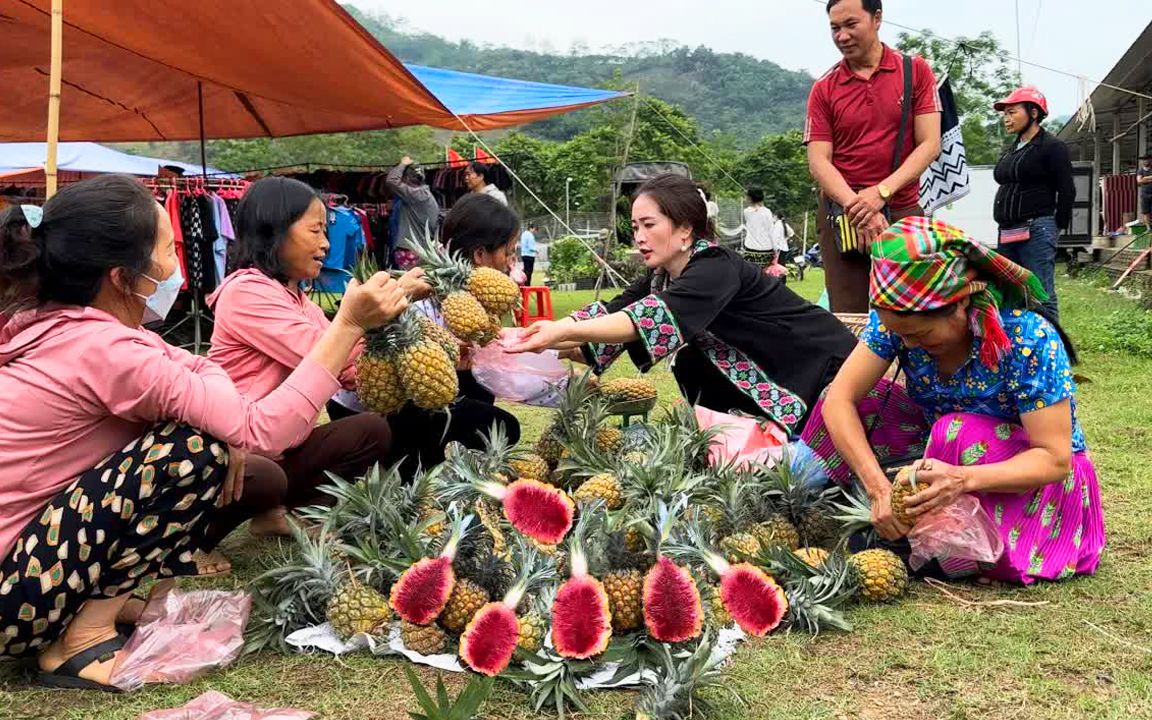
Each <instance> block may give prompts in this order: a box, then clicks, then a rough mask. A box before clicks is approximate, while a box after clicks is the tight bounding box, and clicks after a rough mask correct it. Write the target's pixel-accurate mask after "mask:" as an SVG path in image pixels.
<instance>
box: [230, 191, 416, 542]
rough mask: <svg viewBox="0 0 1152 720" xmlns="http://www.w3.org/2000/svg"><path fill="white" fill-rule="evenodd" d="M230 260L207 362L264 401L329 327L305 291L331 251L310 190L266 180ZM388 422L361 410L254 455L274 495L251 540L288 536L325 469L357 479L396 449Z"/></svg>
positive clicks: (350, 372) (346, 392)
mask: <svg viewBox="0 0 1152 720" xmlns="http://www.w3.org/2000/svg"><path fill="white" fill-rule="evenodd" d="M235 224H236V241H235V243H234V245H233V262H234V264H235V266H236V268H237V270H236V271H235V272H233V273H231V274H230V275H228V277H227V278H225V280H224V282H223V283H222V284H221V285H220V287H219V288H218V289H217V290H216V292H215V293H213V294H212V295H210V296H209V297H208V306H209V307H210V308H211V309H212V310H213V312H214V313H215V317H216V322H215V326H214V329H213V332H212V346H211V349H210V350H209V351H208V359H209V360H211V361H213V362H214V363H216V364H217V365H219V366H220V367H221V368H223V369H224V371H225V372H227V373H228V375H229V377H231V378H232V382H233V383H235V384H236V389H237V390H239V391H240V392H242V393H244V394H245V395H246V396H247V397H249V398H251V399H253V400H258V399H260V398H263V397H265V396H267V395H268V394H269V393H270V392H273V391H274V390H275V389H276V388H277V387H279V386H280V384H281V383H282V382H284V379H285V378H287V377H288V376H289V375H291V374H292V373H293V372H294V371H295V370H296V368H297V367H299V366H300V363H301V361H302V360H303V359H304V358H305V357H307V356H308V354H309V353H310V352H312V348H313V347H315V346H316V343H317V342H319V341H320V339H321V338H322V337H324V334H325V333H326V332H327V331H328V328H329V327H330V325H331V323H330V322H329V321H328V318H327V317H325V315H324V311H323V310H321V309H320V307H319V306H318V305H316V304H315V303H313V302H312V301H311V300H310V299H309V298H308V296H307V295H305V293H304V291H303V290H302V289H301V285H302V284H304V283H309V282H311V281H313V280H315V279H316V278H317V277H318V276H319V274H320V269H321V268H322V267H323V263H324V256H325V255H326V254H327V252H328V238H327V229H328V211H327V208H325V207H324V203H323V202H322V201H321V200H320V197H319V195H318V194H317V193H316V191H315V190H313V189H312V188H311V187H309V186H308V185H305V184H304V183H302V182H300V181H298V180H292V179H289V178H279V177H270V178H265V179H263V180H260V181H258V182H256V183H254V184H253V185H252V186H251V187H250V188H248V191H247V192H246V193H245V194H244V197H243V198H242V199H241V200H240V205H239V206H238V207H237V209H236V223H235ZM419 275H420V271H413V272H411V273H409V274H408V275H407V276H405V277H404V278H403V279H401V280H400V285H401V287H403V288H404V289H405V290H407V291H415V290H416V289H417V286H418V285H422V283H420V282H419V281H418V280H417V278H418V277H419ZM361 350H362V347H361V346H360V345H357V347H356V348H355V349H354V350H353V352H351V353H350V354H349V355H348V356H346V357H345V358H344V363H343V364H342V366H341V369H340V373H339V374H338V376H337V377H338V379H339V380H340V385H341V392H340V393H338V394H337V397H339V398H348V397H350V396H353V391H354V390H355V388H356V364H355V363H356V358H357V357H358V356H359V354H360V352H361ZM392 446H393V442H392V432H391V430H390V428H389V424H388V420H387V419H385V418H383V417H381V416H380V415H376V414H373V413H363V414H355V415H352V416H350V417H347V418H344V419H340V420H338V421H336V422H330V423H327V424H325V425H321V426H318V427H317V428H315V429H314V430H313V431H312V432H311V433H310V434H309V435H308V436H307V437H306V438H304V439H303V441H302V442H300V443H298V444H295V445H293V446H292V447H291V448H289V449H288V450H287V451H286V452H284V453H281V454H277V455H275V456H273V457H267V456H254V457H249V459H248V468H249V473H250V474H252V475H255V474H260V475H261V476H263V477H264V478H265V481H264V482H262V483H261V487H263V488H266V489H268V490H270V491H271V490H274V489H278V492H275V493H269V494H267V495H266V496H265V497H264V498H263V506H264V508H265V509H266V510H267V512H264V513H262V514H261V515H259V516H257V517H256V518H255V519H254V520H253V521H252V523H251V524H250V525H249V530H250V532H252V534H254V535H287V534H288V533H289V532H290V527H289V524H288V520H287V515H286V513H287V509H288V508H297V507H302V506H305V505H311V504H315V503H317V502H322V501H323V500H324V499H325V498H326V497H327V496H326V495H324V494H323V493H321V492H320V491H319V490H318V488H319V487H320V485H322V484H323V483H325V482H327V479H328V475H327V474H328V473H332V474H334V475H337V476H338V477H343V478H348V479H352V478H356V477H359V476H360V475H363V473H364V471H366V470H367V469H368V468H369V467H371V466H372V465H374V464H375V463H378V462H381V463H382V462H386V461H387V459H388V457H389V453H390V452H391V450H392Z"/></svg>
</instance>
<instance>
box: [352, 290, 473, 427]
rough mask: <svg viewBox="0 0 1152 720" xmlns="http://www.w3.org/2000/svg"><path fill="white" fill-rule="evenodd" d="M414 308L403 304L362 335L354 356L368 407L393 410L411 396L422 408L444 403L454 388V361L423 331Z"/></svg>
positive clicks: (360, 389)
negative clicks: (399, 310) (384, 322)
mask: <svg viewBox="0 0 1152 720" xmlns="http://www.w3.org/2000/svg"><path fill="white" fill-rule="evenodd" d="M421 317H423V316H422V315H421V313H420V312H419V311H418V310H414V309H409V310H405V311H404V312H403V313H401V314H400V316H399V317H398V318H396V319H395V320H393V321H392V322H391V323H389V324H388V325H385V326H384V327H382V328H377V329H374V330H371V331H369V332H368V333H367V334H366V335H365V348H364V352H363V354H361V356H360V358H359V359H358V360H357V361H356V370H357V373H356V375H357V377H356V389H357V393H358V394H359V396H360V401H361V402H363V403H364V405H365V407H367V408H368V409H369V410H372V411H373V412H379V413H382V414H388V413H392V412H395V411H396V410H398V409H399V408H400V407H402V406H403V405H404V402H405V401H406V400H407V399H408V398H411V399H412V400H413V401H414V402H415V403H416V404H417V405H419V406H420V407H423V408H426V409H438V408H443V407H446V406H448V405H449V404H451V403H452V401H453V400H455V399H456V394H457V393H458V392H459V389H460V388H459V380H458V379H457V377H456V363H455V362H453V361H452V358H451V357H450V356H449V355H448V353H447V352H445V350H444V348H443V347H442V346H441V345H440V344H439V343H437V342H436V341H435V340H433V339H431V338H430V336H426V335H425V333H424V331H423V329H422V327H421V321H420V318H421Z"/></svg>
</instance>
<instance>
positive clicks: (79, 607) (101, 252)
mask: <svg viewBox="0 0 1152 720" xmlns="http://www.w3.org/2000/svg"><path fill="white" fill-rule="evenodd" d="M181 282H182V279H181V277H180V274H179V270H178V263H177V257H176V253H175V247H174V242H173V231H172V226H171V224H170V222H169V219H168V216H167V215H166V214H165V213H164V212H163V210H162V208H161V207H160V206H159V205H158V204H157V203H156V201H155V200H154V199H153V198H152V196H151V195H150V194H149V193H148V191H147V189H146V188H145V187H144V186H143V185H142V184H141V183H140V182H139V181H138V180H136V179H134V178H130V177H126V176H116V175H110V176H103V177H100V178H97V179H93V180H87V181H84V182H80V183H77V184H75V185H72V186H69V187H67V188H65V189H63V190H62V191H61V192H60V193H59V194H58V195H56V196H55V197H53V198H52V199H51V200H49V201H48V203H47V204H46V205H45V206H44V208H43V213H42V215H41V214H40V213H37V212H35V211H34V210H25V209H23V208H21V207H19V206H17V207H13V208H10V209H8V210H7V211H5V212H4V213H3V214H2V215H0V296H2V297H6V298H7V299H8V300H9V301H10V302H11V303H12V304H11V305H10V306H9V307H8V308H6V309H5V312H7V313H8V314H9V317H10V319H9V320H8V321H7V322H6V323H5V324H4V327H3V328H2V329H0V397H3V398H4V402H3V403H0V429H2V430H0V507H3V508H4V511H3V513H0V578H3V580H2V581H0V582H2V584H3V592H0V626H3V627H4V628H6V631H5V632H4V633H0V655H7V656H22V655H28V654H32V653H36V654H38V655H39V665H40V668H41V671H42V673H41V680H42V682H44V683H46V684H49V685H54V686H62V687H89V688H102V689H107V687H106V686H107V683H108V682H109V678H110V676H111V674H112V672H113V670H114V668H115V666H116V663H117V662H118V660H119V658H120V653H119V650H120V648H121V647H122V646H123V644H124V642H125V638H124V637H122V636H120V635H119V634H118V632H117V629H116V624H117V623H118V622H133V621H134V617H133V616H134V615H138V614H139V612H140V610H141V609H142V607H141V606H142V605H143V603H141V602H136V603H129V602H128V601H129V599H130V597H131V593H132V591H133V590H134V589H135V588H136V587H137V586H138V585H139V584H140V583H141V582H142V581H145V580H150V579H153V578H157V579H166V578H174V577H177V576H181V575H190V574H195V573H196V566H195V563H194V561H193V558H192V556H193V553H194V552H195V551H197V550H204V549H209V548H210V547H211V542H212V541H211V540H210V539H209V538H210V535H212V534H215V535H216V536H219V533H220V532H221V531H222V530H223V529H222V528H220V527H218V524H219V522H220V521H221V520H220V518H221V516H222V515H225V514H230V515H231V517H230V518H228V519H227V522H239V521H241V520H243V519H244V518H245V515H244V513H243V512H232V513H229V510H230V509H231V508H233V506H236V505H237V503H238V502H239V503H242V502H243V496H244V494H245V493H244V490H243V480H242V478H243V471H244V462H243V452H242V451H244V450H251V451H259V452H262V453H268V454H276V453H280V452H283V451H284V450H285V449H287V448H290V447H292V446H294V445H296V444H298V443H299V442H300V441H301V440H303V439H304V438H305V437H307V435H308V433H309V432H310V431H311V429H312V424H313V422H314V421H315V418H316V415H317V414H318V412H319V411H320V409H321V408H322V407H323V404H324V402H325V401H326V400H327V399H328V398H329V397H331V396H332V394H333V393H334V392H335V391H336V390H337V388H338V387H339V383H338V381H337V380H336V377H337V376H338V375H339V374H340V373H341V372H342V371H343V368H344V365H345V363H346V362H347V358H348V354H349V353H350V352H351V351H352V348H353V347H354V346H355V345H356V343H357V342H358V341H359V340H360V338H361V337H362V336H363V334H364V332H365V330H366V329H367V328H371V327H375V326H378V325H380V324H382V323H384V322H386V321H388V320H389V319H391V318H392V317H394V316H395V315H396V314H397V313H398V312H400V310H401V309H402V308H403V307H405V304H406V301H405V298H404V292H403V290H402V289H401V288H400V286H399V284H398V283H396V282H395V281H393V280H391V279H389V278H388V277H387V276H386V275H377V276H376V277H374V278H372V279H371V280H370V281H369V282H367V283H365V284H364V285H363V286H354V287H353V288H352V289H351V291H350V292H349V294H348V295H347V296H346V297H345V300H344V303H343V304H342V306H341V308H340V313H339V315H338V316H337V320H336V322H334V323H333V324H332V327H331V328H330V329H329V331H328V332H326V333H325V335H324V337H323V339H322V340H321V341H320V342H319V343H317V344H316V346H315V347H314V348H313V350H312V351H311V352H310V353H309V355H308V357H307V358H306V359H305V360H304V361H303V362H301V363H300V366H299V367H298V368H297V369H296V371H295V372H293V373H292V374H291V375H290V376H289V377H288V378H286V379H285V380H284V382H283V383H282V384H281V385H280V387H278V388H276V389H275V390H273V391H272V392H271V393H269V394H268V395H267V396H266V397H264V398H263V399H261V400H259V401H256V402H253V401H251V400H249V399H248V398H246V397H245V396H244V395H242V394H241V393H240V392H239V391H237V390H236V388H235V386H234V385H233V383H232V381H231V379H229V377H228V376H227V374H226V373H224V371H223V370H221V369H220V368H219V367H218V366H216V365H215V364H214V363H212V362H210V361H208V360H206V359H205V358H202V357H197V356H194V355H192V354H190V353H188V352H185V351H183V350H179V349H177V348H174V347H171V346H169V345H167V344H165V343H164V341H163V340H161V339H160V338H159V337H158V336H157V335H155V334H154V333H151V332H149V331H147V330H145V329H143V328H142V327H141V323H142V322H143V321H144V319H145V317H146V314H147V317H149V318H152V317H163V316H164V315H166V313H167V312H168V310H169V309H170V307H171V305H172V301H173V300H174V299H175V294H176V291H177V290H178V289H179V287H180V285H181ZM230 448H235V449H230ZM170 585H171V583H170V582H162V583H158V584H157V586H156V587H157V588H158V589H159V590H161V591H163V590H165V589H166V588H168V587H170Z"/></svg>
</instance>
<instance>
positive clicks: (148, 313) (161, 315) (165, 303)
mask: <svg viewBox="0 0 1152 720" xmlns="http://www.w3.org/2000/svg"><path fill="white" fill-rule="evenodd" d="M144 277H146V278H148V279H149V280H151V281H152V282H154V283H156V290H155V291H153V293H152V295H151V296H148V295H141V294H140V293H136V296H137V297H140V298H144V320H143V324H144V325H147V324H148V323H154V322H160V321H162V320H164V319H165V318H167V317H168V312H169V311H170V310H171V309H172V306H173V305H175V304H176V296H177V295H179V294H180V287H181V286H182V285H184V275H183V273H181V272H180V265H179V263H177V265H176V270H175V271H174V272H173V273H172V274H171V275H169V276H168V278H167V279H165V280H157V279H156V278H154V277H152V276H150V275H145V276H144Z"/></svg>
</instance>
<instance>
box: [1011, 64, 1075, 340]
mask: <svg viewBox="0 0 1152 720" xmlns="http://www.w3.org/2000/svg"><path fill="white" fill-rule="evenodd" d="M994 107H995V108H996V110H997V111H998V112H1002V113H1003V114H1004V129H1005V130H1007V131H1008V132H1009V133H1011V134H1013V135H1015V136H1016V140H1015V142H1013V143H1012V146H1011V147H1010V148H1009V149H1008V151H1007V152H1006V153H1004V156H1003V157H1001V158H1000V162H998V163H996V171H995V173H994V174H995V177H996V182H997V183H999V185H1000V189H999V190H998V191H997V192H996V202H995V205H994V207H993V215H994V216H995V218H996V223H997V224H998V225H999V226H1000V244H999V247H998V248H997V249H998V250H999V252H1000V254H1002V255H1003V256H1004V257H1006V258H1008V259H1009V260H1011V261H1012V262H1014V263H1016V264H1017V265H1020V266H1022V267H1025V268H1027V269H1028V270H1031V271H1032V272H1033V273H1034V274H1035V275H1036V277H1038V278H1040V282H1041V284H1043V286H1044V290H1045V292H1047V293H1048V299H1047V300H1046V301H1045V302H1044V306H1043V307H1044V310H1045V312H1046V314H1047V315H1048V317H1049V318H1051V319H1057V318H1058V317H1059V312H1058V310H1059V309H1058V307H1057V303H1056V245H1057V241H1058V240H1059V239H1060V232H1061V231H1062V230H1067V229H1068V227H1069V225H1070V224H1071V223H1072V204H1073V203H1074V202H1075V201H1076V183H1075V182H1074V181H1073V180H1072V160H1071V159H1070V158H1069V156H1068V148H1067V147H1066V146H1065V145H1064V143H1063V141H1061V140H1059V139H1057V138H1055V137H1053V136H1052V135H1050V134H1049V133H1048V131H1046V130H1045V129H1044V128H1043V127H1042V126H1041V123H1043V122H1044V118H1046V117H1048V100H1047V99H1046V98H1045V97H1044V95H1043V94H1042V93H1041V92H1040V91H1039V90H1037V89H1036V88H1033V87H1024V88H1020V89H1019V90H1017V91H1015V92H1014V93H1012V94H1011V95H1009V96H1008V97H1007V98H1005V99H1003V100H1001V101H1000V102H998V103H996V104H995V106H994Z"/></svg>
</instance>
